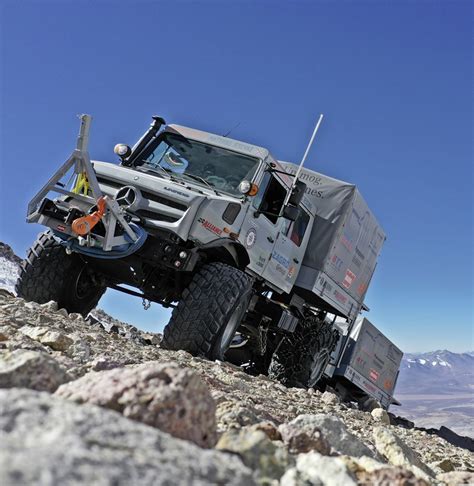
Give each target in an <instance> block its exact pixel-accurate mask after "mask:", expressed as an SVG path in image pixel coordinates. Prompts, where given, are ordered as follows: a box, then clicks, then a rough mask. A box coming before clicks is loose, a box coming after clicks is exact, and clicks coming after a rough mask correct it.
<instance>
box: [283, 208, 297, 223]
mask: <svg viewBox="0 0 474 486" xmlns="http://www.w3.org/2000/svg"><path fill="white" fill-rule="evenodd" d="M299 215H300V208H299V207H297V206H290V205H288V206H285V207H284V208H283V214H282V216H283V217H284V218H285V219H289V220H290V221H296V220H297V219H298V216H299Z"/></svg>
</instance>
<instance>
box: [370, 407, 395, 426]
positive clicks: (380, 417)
mask: <svg viewBox="0 0 474 486" xmlns="http://www.w3.org/2000/svg"><path fill="white" fill-rule="evenodd" d="M370 414H371V415H372V417H373V418H374V419H375V421H376V422H379V423H381V424H384V425H390V417H389V416H388V413H387V412H386V411H385V410H384V409H383V408H374V409H373V410H372V412H371V413H370Z"/></svg>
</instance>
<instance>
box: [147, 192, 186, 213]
mask: <svg viewBox="0 0 474 486" xmlns="http://www.w3.org/2000/svg"><path fill="white" fill-rule="evenodd" d="M141 193H142V196H143V197H144V198H145V199H148V200H150V201H154V202H157V203H158V204H164V205H165V206H169V207H170V208H175V209H179V210H180V211H186V209H188V207H187V206H186V205H184V204H181V203H179V202H176V201H172V200H171V199H167V198H166V197H162V196H158V195H157V194H153V193H152V192H147V191H141Z"/></svg>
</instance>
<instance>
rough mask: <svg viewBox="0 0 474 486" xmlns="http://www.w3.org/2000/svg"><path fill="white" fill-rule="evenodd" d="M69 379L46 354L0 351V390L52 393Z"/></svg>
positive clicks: (26, 351) (19, 350) (25, 351)
mask: <svg viewBox="0 0 474 486" xmlns="http://www.w3.org/2000/svg"><path fill="white" fill-rule="evenodd" d="M69 379H70V378H69V376H68V374H67V373H66V371H65V370H64V369H63V368H62V367H61V366H60V365H59V364H58V362H57V361H56V360H55V359H53V358H52V357H51V356H49V355H48V354H46V353H43V352H39V351H28V350H23V349H17V350H14V351H0V388H13V387H22V388H31V389H33V390H42V391H49V392H54V391H55V390H56V389H57V388H58V386H59V385H61V384H63V383H66V382H67V381H69Z"/></svg>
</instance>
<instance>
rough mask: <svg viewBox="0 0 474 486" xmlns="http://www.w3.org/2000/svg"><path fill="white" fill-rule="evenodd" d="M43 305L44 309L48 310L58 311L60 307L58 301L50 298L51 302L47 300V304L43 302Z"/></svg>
mask: <svg viewBox="0 0 474 486" xmlns="http://www.w3.org/2000/svg"><path fill="white" fill-rule="evenodd" d="M41 307H42V308H43V309H46V310H48V311H51V312H56V311H57V310H58V309H59V307H58V303H57V302H54V300H50V301H49V302H46V303H45V304H41Z"/></svg>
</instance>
